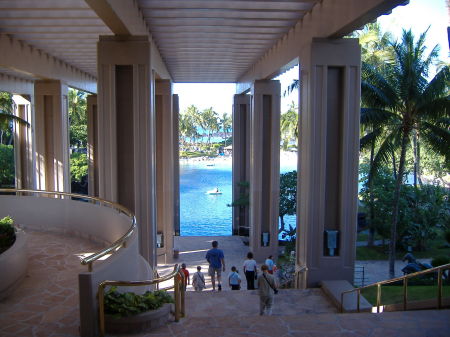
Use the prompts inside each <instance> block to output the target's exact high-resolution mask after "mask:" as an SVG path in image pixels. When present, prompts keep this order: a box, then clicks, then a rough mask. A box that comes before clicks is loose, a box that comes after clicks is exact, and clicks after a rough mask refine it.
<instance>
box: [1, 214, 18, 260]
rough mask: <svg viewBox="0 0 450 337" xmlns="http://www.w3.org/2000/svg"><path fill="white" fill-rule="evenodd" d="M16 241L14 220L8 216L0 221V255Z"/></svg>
mask: <svg viewBox="0 0 450 337" xmlns="http://www.w3.org/2000/svg"><path fill="white" fill-rule="evenodd" d="M15 241H16V232H15V230H14V220H13V219H12V218H11V217H10V216H5V217H4V218H3V219H0V254H1V253H3V252H4V251H6V250H7V249H8V248H9V247H11V246H12V245H13V244H14V242H15Z"/></svg>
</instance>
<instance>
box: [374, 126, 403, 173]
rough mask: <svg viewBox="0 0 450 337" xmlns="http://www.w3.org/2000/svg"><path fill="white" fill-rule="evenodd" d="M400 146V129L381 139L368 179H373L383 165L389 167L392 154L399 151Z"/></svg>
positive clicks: (395, 129)
mask: <svg viewBox="0 0 450 337" xmlns="http://www.w3.org/2000/svg"><path fill="white" fill-rule="evenodd" d="M400 144H401V128H400V127H397V128H394V129H393V130H392V131H391V132H390V133H389V134H388V135H387V136H386V138H384V139H383V141H382V143H381V144H380V146H379V147H378V149H377V151H376V154H375V157H374V160H373V165H372V167H371V168H370V171H369V179H371V178H372V177H374V176H375V175H376V174H377V173H378V172H379V171H380V169H381V168H382V166H383V165H389V163H390V161H391V158H392V157H391V156H392V153H395V151H396V150H398V149H399V147H400Z"/></svg>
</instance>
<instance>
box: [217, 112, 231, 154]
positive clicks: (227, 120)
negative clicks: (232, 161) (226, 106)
mask: <svg viewBox="0 0 450 337" xmlns="http://www.w3.org/2000/svg"><path fill="white" fill-rule="evenodd" d="M220 124H221V125H222V130H223V138H224V146H227V140H228V133H229V132H230V131H231V127H232V118H231V116H229V115H228V114H227V113H226V112H224V113H223V114H222V117H221V118H220Z"/></svg>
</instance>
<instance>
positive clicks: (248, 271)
mask: <svg viewBox="0 0 450 337" xmlns="http://www.w3.org/2000/svg"><path fill="white" fill-rule="evenodd" d="M243 268H244V274H245V278H246V280H247V290H254V289H255V280H256V261H255V260H254V259H253V253H252V252H248V254H247V260H245V261H244V267H243Z"/></svg>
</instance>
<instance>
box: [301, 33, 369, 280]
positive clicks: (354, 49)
mask: <svg viewBox="0 0 450 337" xmlns="http://www.w3.org/2000/svg"><path fill="white" fill-rule="evenodd" d="M360 64H361V60H360V47H359V44H358V40H355V39H339V40H325V39H317V40H313V42H312V44H311V46H310V49H309V50H304V52H303V54H302V55H301V58H300V68H301V69H300V84H301V88H300V95H301V99H300V102H301V110H300V138H299V146H298V148H299V149H300V159H299V160H300V163H299V183H298V191H299V192H298V194H297V195H298V199H297V209H298V216H297V234H298V235H297V238H298V240H297V261H296V264H297V271H298V272H299V273H298V275H297V281H298V286H300V287H311V286H317V285H318V282H319V281H321V280H330V279H342V280H348V281H349V282H352V281H353V274H354V262H355V234H356V220H357V193H358V154H359V115H360V104H359V102H360V101H359V100H360ZM301 270H302V271H301Z"/></svg>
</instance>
